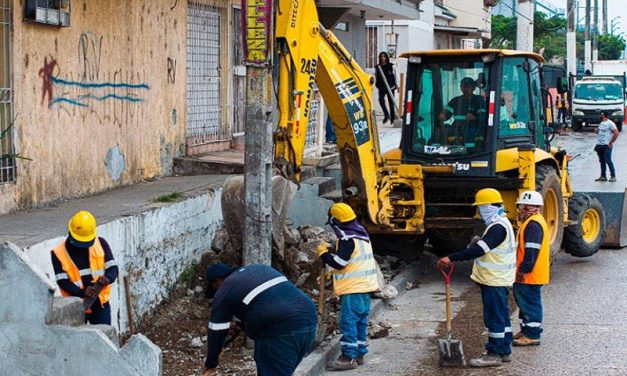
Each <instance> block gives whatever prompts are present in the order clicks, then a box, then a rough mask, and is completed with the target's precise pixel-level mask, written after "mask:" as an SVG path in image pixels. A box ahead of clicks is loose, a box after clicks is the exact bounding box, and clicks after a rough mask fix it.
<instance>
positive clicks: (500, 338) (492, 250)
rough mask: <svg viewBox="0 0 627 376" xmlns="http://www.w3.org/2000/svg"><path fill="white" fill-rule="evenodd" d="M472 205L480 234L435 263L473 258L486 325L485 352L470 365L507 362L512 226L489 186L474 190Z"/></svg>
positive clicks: (513, 254) (513, 265) (500, 200)
mask: <svg viewBox="0 0 627 376" xmlns="http://www.w3.org/2000/svg"><path fill="white" fill-rule="evenodd" d="M473 206H477V207H478V209H479V215H480V216H481V219H482V220H483V222H484V223H485V225H486V226H487V228H486V230H485V232H484V233H483V236H482V237H481V238H480V239H477V240H476V242H472V241H471V244H469V245H468V247H467V248H466V249H464V250H462V251H459V252H455V253H453V254H451V255H449V256H447V257H442V258H441V259H440V260H439V261H438V264H439V265H440V266H448V265H449V264H450V263H451V262H453V261H462V260H472V259H474V265H473V267H472V274H471V275H470V278H471V279H472V280H473V281H475V282H477V284H478V285H479V287H480V288H481V300H482V302H483V322H484V324H485V326H486V327H487V328H488V343H487V344H486V345H485V348H486V350H487V351H486V352H485V353H483V354H481V356H480V357H478V358H474V359H471V360H470V362H469V364H470V366H472V367H495V366H500V365H502V362H509V361H510V356H511V353H512V347H511V345H512V324H511V321H510V318H509V303H508V295H509V290H508V288H509V287H510V286H512V284H513V283H514V279H515V275H516V247H515V245H514V230H513V228H512V224H511V223H510V222H509V220H508V219H507V218H506V217H505V210H504V207H503V198H502V197H501V194H500V193H499V192H498V191H497V190H495V189H492V188H486V189H482V190H480V191H479V192H477V195H476V196H475V202H474V204H473Z"/></svg>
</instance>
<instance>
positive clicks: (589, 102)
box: [571, 74, 626, 132]
mask: <svg viewBox="0 0 627 376" xmlns="http://www.w3.org/2000/svg"><path fill="white" fill-rule="evenodd" d="M573 77H575V76H571V93H572V104H571V117H572V127H573V130H574V131H576V132H577V131H580V130H581V129H582V128H583V126H590V125H596V124H599V123H600V122H601V121H600V114H601V111H606V112H607V114H608V115H609V117H610V119H611V120H612V121H614V123H616V127H617V128H618V130H619V131H622V129H623V120H624V119H625V81H626V80H625V75H624V74H623V75H622V76H595V75H592V76H584V77H581V78H580V79H579V80H577V81H574V80H573V79H572V78H573ZM573 82H574V84H573Z"/></svg>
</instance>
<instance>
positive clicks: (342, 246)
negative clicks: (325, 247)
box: [320, 239, 355, 270]
mask: <svg viewBox="0 0 627 376" xmlns="http://www.w3.org/2000/svg"><path fill="white" fill-rule="evenodd" d="M354 250H355V242H354V241H353V239H347V240H341V239H340V240H338V244H337V250H336V251H335V252H326V253H323V254H322V255H321V256H320V257H321V258H322V261H324V262H325V263H326V264H327V265H329V266H330V267H332V268H333V269H338V270H342V269H344V267H346V265H348V262H349V261H350V259H351V255H352V254H353V251H354Z"/></svg>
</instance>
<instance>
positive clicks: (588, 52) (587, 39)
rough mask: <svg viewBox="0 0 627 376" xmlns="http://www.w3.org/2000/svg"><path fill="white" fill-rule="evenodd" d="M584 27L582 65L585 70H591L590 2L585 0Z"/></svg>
mask: <svg viewBox="0 0 627 376" xmlns="http://www.w3.org/2000/svg"><path fill="white" fill-rule="evenodd" d="M585 17H586V26H585V29H584V31H583V38H584V65H585V69H590V70H592V63H591V62H590V61H591V58H592V42H591V41H590V0H586V15H585Z"/></svg>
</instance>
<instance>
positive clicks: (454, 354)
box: [438, 264, 466, 367]
mask: <svg viewBox="0 0 627 376" xmlns="http://www.w3.org/2000/svg"><path fill="white" fill-rule="evenodd" d="M454 269H455V267H454V266H453V264H450V266H449V267H448V270H447V267H440V272H441V273H442V275H444V286H445V289H446V338H439V339H438V349H439V351H440V366H441V367H463V366H466V358H465V357H464V349H463V347H462V341H461V340H459V339H451V316H452V314H451V275H452V274H453V270H454Z"/></svg>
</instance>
